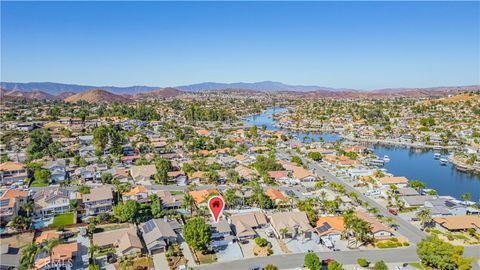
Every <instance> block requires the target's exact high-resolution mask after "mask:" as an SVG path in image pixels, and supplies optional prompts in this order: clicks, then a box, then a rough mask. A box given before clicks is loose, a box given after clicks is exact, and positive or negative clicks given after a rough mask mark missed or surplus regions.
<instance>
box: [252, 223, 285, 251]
mask: <svg viewBox="0 0 480 270" xmlns="http://www.w3.org/2000/svg"><path fill="white" fill-rule="evenodd" d="M266 230H267V229H260V230H257V233H258V235H259V236H260V237H262V238H265V239H267V240H268V242H270V244H272V251H273V254H275V255H279V254H283V252H282V249H281V248H280V245H279V244H278V241H277V239H276V238H275V237H272V238H269V237H268V236H267V233H266Z"/></svg>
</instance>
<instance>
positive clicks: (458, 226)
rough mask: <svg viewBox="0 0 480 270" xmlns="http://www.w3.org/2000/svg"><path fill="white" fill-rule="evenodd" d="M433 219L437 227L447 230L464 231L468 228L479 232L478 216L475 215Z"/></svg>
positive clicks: (479, 218) (479, 220) (479, 217)
mask: <svg viewBox="0 0 480 270" xmlns="http://www.w3.org/2000/svg"><path fill="white" fill-rule="evenodd" d="M433 221H434V222H435V223H436V225H437V228H441V229H443V230H446V231H449V232H457V231H466V230H468V229H474V230H475V231H477V232H480V216H477V215H468V216H467V215H465V216H449V217H436V218H434V219H433Z"/></svg>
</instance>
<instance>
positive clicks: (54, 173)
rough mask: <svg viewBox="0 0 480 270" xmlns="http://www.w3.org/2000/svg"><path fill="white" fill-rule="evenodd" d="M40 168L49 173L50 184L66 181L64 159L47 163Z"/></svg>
mask: <svg viewBox="0 0 480 270" xmlns="http://www.w3.org/2000/svg"><path fill="white" fill-rule="evenodd" d="M42 167H43V168H44V169H47V170H49V171H50V173H51V176H50V182H52V183H58V182H62V181H64V180H65V179H66V171H67V170H66V166H65V159H57V160H54V161H48V162H46V163H45V164H44V165H43V166H42Z"/></svg>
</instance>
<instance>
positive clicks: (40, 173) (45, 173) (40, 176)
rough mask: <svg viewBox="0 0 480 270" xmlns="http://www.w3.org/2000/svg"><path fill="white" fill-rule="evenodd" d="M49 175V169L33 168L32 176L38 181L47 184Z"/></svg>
mask: <svg viewBox="0 0 480 270" xmlns="http://www.w3.org/2000/svg"><path fill="white" fill-rule="evenodd" d="M51 175H52V174H51V173H50V171H49V170H46V169H38V170H35V172H34V173H33V178H34V179H35V181H36V182H38V183H44V184H48V182H49V181H50V177H51Z"/></svg>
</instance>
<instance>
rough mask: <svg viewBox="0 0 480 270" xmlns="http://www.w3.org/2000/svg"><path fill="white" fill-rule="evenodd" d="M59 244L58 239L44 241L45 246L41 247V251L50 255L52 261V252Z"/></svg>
mask: <svg viewBox="0 0 480 270" xmlns="http://www.w3.org/2000/svg"><path fill="white" fill-rule="evenodd" d="M59 244H60V240H59V239H50V240H48V241H46V244H45V245H44V246H43V247H42V250H43V251H45V252H48V254H50V261H52V250H53V248H54V247H56V246H58V245H59Z"/></svg>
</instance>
